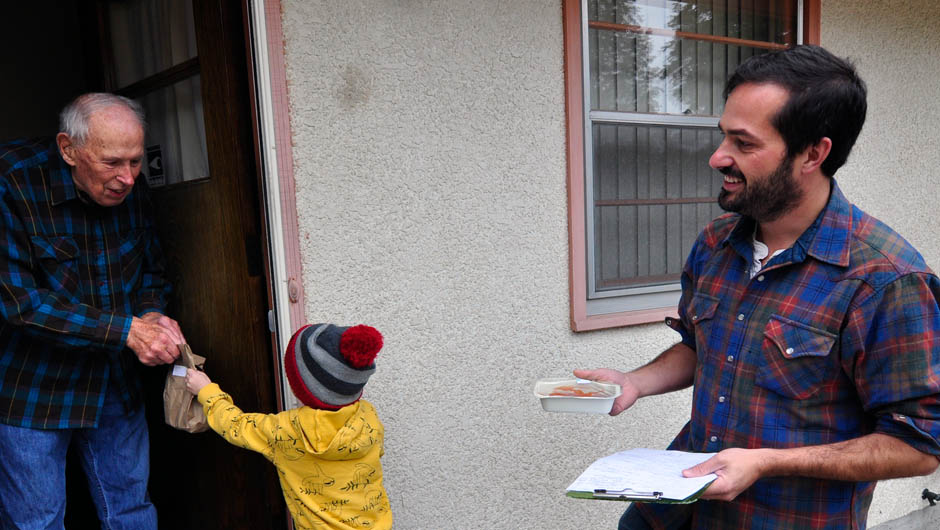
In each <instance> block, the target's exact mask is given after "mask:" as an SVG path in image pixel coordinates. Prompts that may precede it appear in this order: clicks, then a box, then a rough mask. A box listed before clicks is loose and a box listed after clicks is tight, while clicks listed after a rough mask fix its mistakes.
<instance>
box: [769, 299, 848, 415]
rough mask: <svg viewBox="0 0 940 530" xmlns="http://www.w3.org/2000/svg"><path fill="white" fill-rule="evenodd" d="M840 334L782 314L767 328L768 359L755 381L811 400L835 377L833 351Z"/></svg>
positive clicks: (770, 322)
mask: <svg viewBox="0 0 940 530" xmlns="http://www.w3.org/2000/svg"><path fill="white" fill-rule="evenodd" d="M835 342H836V336H835V335H834V334H832V333H829V332H827V331H823V330H820V329H816V328H814V327H812V326H807V325H806V324H802V323H800V322H796V321H793V320H790V319H787V318H784V317H781V316H777V315H771V316H770V321H769V322H768V323H767V326H766V327H765V328H764V341H763V346H762V353H763V356H764V362H763V363H762V364H761V366H760V368H758V370H757V377H756V379H755V384H757V386H759V387H761V388H765V389H767V390H770V391H772V392H775V393H777V394H780V395H782V396H785V397H788V398H793V399H808V398H810V397H812V396H813V394H815V393H816V392H817V391H819V388H820V386H821V385H823V384H824V383H825V382H826V381H829V380H830V379H831V378H832V377H833V374H832V371H833V370H834V369H835V368H834V367H833V366H832V359H831V358H830V355H829V354H830V352H831V351H832V347H833V346H834V345H835Z"/></svg>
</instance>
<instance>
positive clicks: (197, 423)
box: [163, 344, 209, 432]
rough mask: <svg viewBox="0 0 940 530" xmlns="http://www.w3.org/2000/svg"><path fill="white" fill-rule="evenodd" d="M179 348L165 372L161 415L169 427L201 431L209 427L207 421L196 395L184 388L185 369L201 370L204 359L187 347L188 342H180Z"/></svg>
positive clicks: (187, 430)
mask: <svg viewBox="0 0 940 530" xmlns="http://www.w3.org/2000/svg"><path fill="white" fill-rule="evenodd" d="M179 349H180V356H179V358H178V359H177V360H176V363H175V364H173V365H172V366H170V368H169V370H168V371H167V374H166V385H165V386H164V387H163V417H164V420H165V421H166V424H167V425H169V426H170V427H175V428H177V429H180V430H183V431H186V432H202V431H205V430H206V429H208V428H209V421H208V420H207V419H206V414H205V413H204V412H203V411H202V405H201V404H200V403H199V401H198V400H197V399H196V396H194V395H192V394H190V393H189V390H186V369H187V368H196V369H197V370H201V369H202V367H203V363H205V362H206V359H205V358H204V357H200V356H198V355H196V354H194V353H193V351H192V350H191V349H189V344H180V345H179Z"/></svg>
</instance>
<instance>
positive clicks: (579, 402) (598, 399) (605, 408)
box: [535, 377, 620, 414]
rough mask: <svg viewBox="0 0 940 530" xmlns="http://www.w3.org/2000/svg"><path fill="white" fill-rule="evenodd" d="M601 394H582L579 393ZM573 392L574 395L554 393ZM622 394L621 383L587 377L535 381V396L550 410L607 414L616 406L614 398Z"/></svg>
mask: <svg viewBox="0 0 940 530" xmlns="http://www.w3.org/2000/svg"><path fill="white" fill-rule="evenodd" d="M579 391H580V393H595V394H601V395H593V396H581V395H577V394H578V393H579ZM553 393H555V394H573V395H552V394H553ZM619 395H620V385H615V384H613V383H601V382H598V381H589V380H587V379H576V378H573V377H568V378H550V379H539V380H538V381H536V382H535V397H537V398H539V401H541V402H542V408H543V409H545V410H547V411H549V412H588V413H600V414H607V413H609V412H610V409H611V407H613V406H614V400H615V399H617V396H619Z"/></svg>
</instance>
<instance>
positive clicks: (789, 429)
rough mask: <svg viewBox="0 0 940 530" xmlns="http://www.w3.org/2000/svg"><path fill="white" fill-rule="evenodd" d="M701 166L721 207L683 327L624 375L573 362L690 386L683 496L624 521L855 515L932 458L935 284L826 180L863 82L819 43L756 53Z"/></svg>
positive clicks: (938, 323)
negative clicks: (716, 183) (702, 480)
mask: <svg viewBox="0 0 940 530" xmlns="http://www.w3.org/2000/svg"><path fill="white" fill-rule="evenodd" d="M725 98H726V104H725V109H724V113H723V114H722V116H721V120H720V121H719V129H720V130H721V132H722V133H723V134H724V140H723V141H722V143H721V144H720V145H719V146H718V149H717V150H716V151H715V153H714V154H713V155H712V157H711V159H710V161H709V162H710V164H711V166H712V167H713V168H715V169H716V170H718V171H720V172H721V173H722V174H723V175H724V184H723V188H722V191H721V193H720V195H719V197H718V201H719V204H720V205H721V206H722V207H723V208H724V209H725V210H728V211H730V212H733V213H730V214H727V215H724V216H721V217H719V218H718V219H716V220H714V221H712V222H711V223H710V224H709V225H708V226H706V227H705V229H704V230H703V231H702V233H701V235H700V236H699V238H698V240H697V241H696V243H695V245H694V247H693V248H692V251H691V252H690V254H689V258H688V260H687V261H686V265H685V268H684V270H683V274H682V297H681V299H680V301H679V308H678V309H679V311H678V312H679V319H677V320H676V319H667V324H669V325H670V326H671V327H672V328H673V329H675V330H676V331H677V332H678V333H679V335H680V336H681V338H682V340H681V342H679V343H678V344H676V345H675V346H673V347H672V348H670V349H668V350H667V351H666V352H664V353H663V354H661V355H660V356H659V357H657V358H656V359H655V360H653V361H652V362H650V363H649V364H647V365H645V366H643V367H640V368H638V369H636V370H633V371H631V372H628V373H622V372H619V371H616V370H608V369H602V370H584V371H581V370H576V371H575V374H577V375H579V376H581V377H587V378H590V379H602V380H608V381H615V382H617V383H619V384H620V385H621V387H622V388H623V395H622V396H621V397H620V398H619V399H618V400H617V401H616V402H615V404H614V407H613V410H611V414H618V413H620V412H622V411H623V410H624V409H626V408H627V407H629V406H631V405H632V404H633V403H634V401H636V399H637V398H640V397H643V396H648V395H653V394H661V393H664V392H669V391H672V390H676V389H679V388H684V387H687V386H689V385H692V384H693V383H694V392H693V403H692V413H691V421H690V422H689V423H688V424H687V425H686V427H685V428H684V429H683V430H682V431H681V432H680V433H679V435H678V436H677V437H676V439H675V440H674V442H673V444H672V446H671V447H672V448H673V449H680V450H686V451H696V452H714V453H717V454H716V455H715V456H713V457H712V458H710V459H709V460H707V461H705V462H704V463H702V464H700V465H698V466H695V467H694V468H691V469H688V470H686V471H685V474H686V476H701V475H705V474H708V473H715V474H716V475H717V476H718V478H717V480H715V481H714V482H713V483H712V484H711V485H710V486H709V487H708V489H707V490H706V491H705V493H704V495H703V497H702V499H703V500H699V501H698V502H696V503H694V504H690V505H683V506H668V505H653V504H644V505H634V506H633V507H631V509H630V510H628V511H627V513H625V514H624V516H623V518H622V519H621V521H620V528H621V529H627V528H657V529H659V528H683V527H692V528H701V529H717V528H774V529H782V528H807V529H810V528H819V529H822V528H851V529H860V528H865V525H866V519H867V515H868V507H869V504H870V503H871V499H872V492H873V491H874V489H875V484H876V482H877V481H878V480H881V479H887V478H894V477H905V476H914V475H925V474H928V473H931V472H933V471H934V470H935V469H936V468H937V464H938V461H937V457H938V455H940V307H938V304H937V300H938V297H940V280H938V278H937V276H936V275H935V274H934V273H933V272H932V271H931V270H930V269H929V268H928V267H927V265H926V264H925V263H924V260H923V258H922V257H921V256H920V254H918V252H917V251H916V250H915V249H914V248H913V247H911V246H910V244H908V243H907V242H906V241H904V239H903V238H901V236H899V235H898V234H897V233H895V232H894V231H893V230H891V229H890V228H889V227H887V226H885V225H884V224H883V223H881V222H879V221H878V220H876V219H874V218H872V217H871V216H869V215H867V214H866V213H864V212H863V211H861V210H860V209H859V208H857V207H856V206H854V205H852V204H851V203H850V202H849V201H848V200H847V199H846V197H845V196H844V195H843V194H842V192H841V190H840V189H839V186H838V185H837V184H836V181H835V180H834V178H833V176H834V174H835V172H836V170H838V169H839V168H840V167H841V166H842V164H843V163H844V162H845V161H846V158H847V157H848V155H849V152H850V151H851V149H852V146H853V144H854V143H855V140H856V138H857V136H858V134H859V132H860V131H861V129H862V125H863V123H864V121H865V113H866V108H867V103H866V88H865V84H864V83H863V82H862V80H861V79H860V78H859V77H858V75H857V73H856V71H855V69H854V68H853V67H852V65H851V64H849V63H847V62H846V61H844V60H842V59H840V58H838V57H835V56H834V55H832V54H831V53H829V52H827V51H826V50H824V49H822V48H819V47H816V46H798V47H796V48H793V49H789V50H785V51H780V52H773V53H768V54H764V55H757V56H754V57H752V58H751V59H749V60H747V61H745V62H743V63H742V64H741V65H740V66H739V67H738V69H737V70H736V71H735V73H734V75H733V76H732V77H731V79H730V80H729V81H728V85H727V87H726V89H725Z"/></svg>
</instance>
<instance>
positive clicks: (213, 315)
mask: <svg viewBox="0 0 940 530" xmlns="http://www.w3.org/2000/svg"><path fill="white" fill-rule="evenodd" d="M154 1H158V0H154ZM106 5H107V2H106V0H105V1H99V2H98V7H99V10H98V13H99V15H105V14H106V13H107V11H106V10H105V9H103V6H104V7H106ZM193 10H194V21H195V30H196V31H195V33H196V41H197V47H198V59H197V60H195V61H193V60H191V61H189V62H188V63H187V64H186V66H185V67H184V70H185V71H180V70H181V69H180V68H176V70H173V69H171V70H170V71H168V72H166V73H165V74H161V75H163V76H164V77H166V78H168V79H164V81H165V82H172V81H173V79H178V78H179V77H180V76H183V75H190V74H192V72H193V71H195V72H197V73H198V75H200V76H201V88H202V108H203V113H204V121H205V131H206V133H205V136H206V150H207V154H208V165H209V176H208V178H207V179H202V180H198V181H194V182H182V183H179V184H175V185H173V186H166V187H164V188H157V189H155V191H154V193H153V195H154V203H155V210H156V215H157V220H156V221H157V227H158V233H159V235H160V239H161V243H162V245H163V247H164V250H165V254H166V256H167V260H168V271H169V276H170V278H171V280H172V282H173V284H174V291H175V294H174V298H173V302H172V305H171V306H170V308H169V314H170V316H172V317H173V318H175V319H176V320H177V321H178V322H179V323H180V325H181V327H182V329H183V333H184V334H185V336H186V338H187V341H188V342H189V344H190V345H191V347H192V349H193V351H194V352H195V353H197V354H199V355H202V356H204V357H206V358H207V361H206V366H205V368H206V372H207V373H208V374H209V376H210V377H211V378H212V379H213V380H214V381H215V382H218V383H219V384H220V385H221V387H222V388H223V389H225V390H226V391H227V392H229V393H230V394H232V395H233V397H234V399H235V402H236V404H237V405H239V406H240V407H241V408H242V409H243V410H245V411H250V412H274V411H276V409H277V404H276V403H277V401H276V394H275V378H276V377H277V376H276V373H277V372H276V371H275V367H274V366H273V362H272V359H273V358H274V356H273V355H272V351H271V334H270V332H269V330H268V324H267V310H268V308H269V307H270V305H269V291H268V287H267V286H268V281H267V279H266V274H265V265H264V264H265V254H264V252H265V249H264V248H263V247H262V244H261V241H262V240H263V226H264V225H263V218H262V212H261V205H262V194H261V191H260V189H259V182H258V177H257V175H258V169H257V168H258V160H256V156H255V152H256V150H255V145H254V137H253V128H252V112H251V104H252V100H251V98H252V97H253V94H252V93H251V90H250V86H252V85H251V83H250V81H251V80H250V78H249V76H250V75H251V69H250V65H249V54H248V52H247V49H248V48H247V46H246V35H247V31H246V21H245V14H244V12H245V10H244V6H243V5H242V2H237V1H231V0H194V1H193ZM98 18H99V20H100V21H101V22H100V24H101V26H100V28H99V30H100V31H101V32H102V34H106V33H107V32H108V21H107V17H106V16H99V17H98ZM102 41H103V42H108V39H107V38H103V39H102ZM103 50H104V53H102V54H101V57H102V62H103V63H105V64H104V68H103V69H102V70H103V71H104V72H106V73H107V72H108V70H109V65H108V60H109V55H108V50H107V46H104V47H103ZM173 76H175V78H174V77H173ZM105 77H106V79H105V80H104V84H105V88H107V89H110V90H113V91H116V92H119V93H124V94H125V95H128V96H130V97H136V96H138V95H140V93H141V92H142V91H144V92H145V91H147V90H148V83H149V84H150V85H153V84H154V83H157V84H159V83H160V82H161V77H160V75H158V76H152V78H151V79H150V80H149V81H145V82H143V83H135V84H134V85H133V86H130V87H116V86H108V83H113V81H110V80H109V79H113V76H111V77H110V78H109V77H108V76H107V75H106V76H105ZM135 92H136V93H135ZM141 178H143V177H141ZM165 376H166V367H158V368H155V369H148V370H147V374H146V376H145V388H146V389H147V409H148V423H149V427H150V440H151V442H150V443H151V480H150V494H151V498H152V500H153V502H154V504H155V505H156V507H157V510H158V514H159V519H160V528H165V529H174V530H179V529H204V528H220V529H222V528H224V529H267V528H272V529H281V528H286V527H287V515H286V509H285V504H284V500H283V497H282V496H281V493H280V488H279V485H278V481H277V473H276V471H275V470H274V468H273V467H272V466H271V465H270V464H269V463H268V462H267V461H266V460H265V459H264V458H263V457H262V456H261V455H260V454H257V453H252V452H249V451H247V450H244V449H240V448H237V447H234V446H231V445H229V444H227V443H226V442H225V441H224V440H222V438H221V437H219V436H218V435H217V434H215V433H214V432H212V431H209V432H205V433H199V434H188V433H184V432H181V431H176V430H174V429H172V428H169V427H167V426H166V425H165V424H164V421H163V409H162V389H163V384H164V379H165ZM77 517H78V518H80V516H78V515H76V514H75V511H73V513H72V515H71V518H72V519H75V518H77ZM94 526H95V525H94V524H93V523H92V524H90V525H89V526H83V524H82V523H81V522H80V521H73V525H72V527H74V528H92V527H94Z"/></svg>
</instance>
